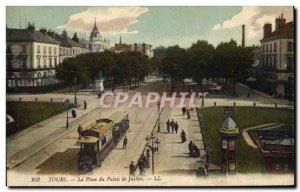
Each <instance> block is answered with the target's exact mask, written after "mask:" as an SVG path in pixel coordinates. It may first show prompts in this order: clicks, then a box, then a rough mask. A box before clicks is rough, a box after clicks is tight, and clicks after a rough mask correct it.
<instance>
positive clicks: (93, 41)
mask: <svg viewBox="0 0 300 192" xmlns="http://www.w3.org/2000/svg"><path fill="white" fill-rule="evenodd" d="M96 23H97V22H96V17H95V24H94V27H93V30H92V32H91V35H90V50H91V52H100V51H103V50H104V45H103V37H102V34H101V33H100V32H99V30H98V28H97V24H96Z"/></svg>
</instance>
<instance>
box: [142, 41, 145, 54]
mask: <svg viewBox="0 0 300 192" xmlns="http://www.w3.org/2000/svg"><path fill="white" fill-rule="evenodd" d="M142 53H146V44H145V43H143V44H142Z"/></svg>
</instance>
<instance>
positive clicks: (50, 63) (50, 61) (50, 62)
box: [49, 57, 52, 67]
mask: <svg viewBox="0 0 300 192" xmlns="http://www.w3.org/2000/svg"><path fill="white" fill-rule="evenodd" d="M49 66H50V67H52V58H51V57H49Z"/></svg>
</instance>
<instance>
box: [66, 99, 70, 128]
mask: <svg viewBox="0 0 300 192" xmlns="http://www.w3.org/2000/svg"><path fill="white" fill-rule="evenodd" d="M69 102H70V101H69V99H66V101H65V105H66V106H67V123H66V128H69V107H70V104H69Z"/></svg>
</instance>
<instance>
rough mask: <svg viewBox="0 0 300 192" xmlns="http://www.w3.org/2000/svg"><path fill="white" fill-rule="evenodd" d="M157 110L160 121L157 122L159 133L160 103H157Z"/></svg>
mask: <svg viewBox="0 0 300 192" xmlns="http://www.w3.org/2000/svg"><path fill="white" fill-rule="evenodd" d="M157 110H158V121H157V123H158V124H157V131H158V132H160V114H159V112H160V102H159V101H158V102H157Z"/></svg>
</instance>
